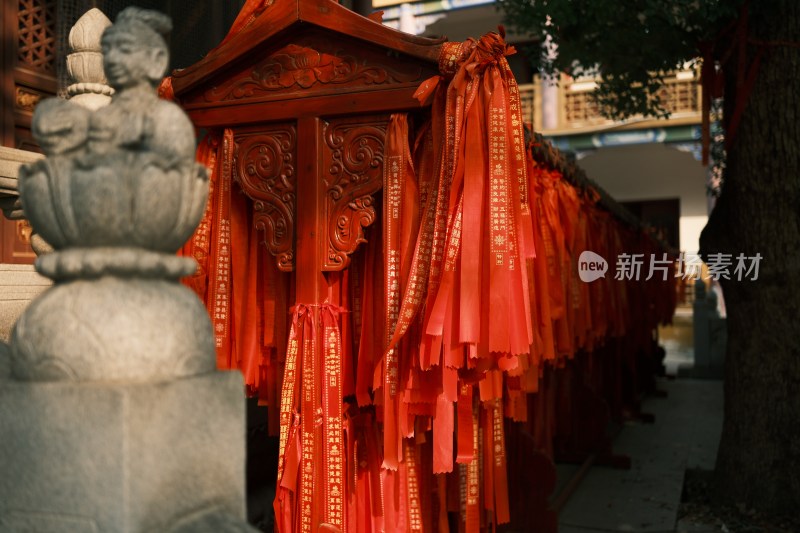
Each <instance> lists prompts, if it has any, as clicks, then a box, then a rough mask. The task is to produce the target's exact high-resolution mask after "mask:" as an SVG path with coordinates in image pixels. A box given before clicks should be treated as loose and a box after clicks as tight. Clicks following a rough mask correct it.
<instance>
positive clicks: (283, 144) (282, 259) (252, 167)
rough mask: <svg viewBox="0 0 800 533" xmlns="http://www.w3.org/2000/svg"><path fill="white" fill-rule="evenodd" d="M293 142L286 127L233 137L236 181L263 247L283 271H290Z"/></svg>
mask: <svg viewBox="0 0 800 533" xmlns="http://www.w3.org/2000/svg"><path fill="white" fill-rule="evenodd" d="M296 139H297V132H296V129H295V126H294V125H288V124H287V125H281V126H276V127H275V128H273V129H269V130H267V131H264V132H259V133H257V134H252V135H248V134H244V135H241V136H239V137H238V138H237V162H236V170H237V172H236V175H237V178H238V180H239V183H240V184H241V186H242V189H243V190H244V191H245V193H246V194H247V195H248V196H249V197H250V198H251V199H252V200H253V208H254V210H255V214H254V224H255V227H256V229H258V230H261V231H263V236H264V240H263V243H264V245H265V246H266V247H267V249H268V250H269V251H270V252H271V253H272V254H273V255H274V256H275V257H276V258H277V262H278V268H279V269H280V270H282V271H285V272H289V271H291V270H292V269H293V268H294V249H293V244H294V242H293V241H294V212H295V205H296V201H295V195H296V176H295V167H294V165H295V146H296Z"/></svg>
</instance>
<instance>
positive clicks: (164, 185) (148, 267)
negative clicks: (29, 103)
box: [11, 7, 214, 379]
mask: <svg viewBox="0 0 800 533" xmlns="http://www.w3.org/2000/svg"><path fill="white" fill-rule="evenodd" d="M170 29H171V21H170V19H169V17H167V16H166V15H163V14H161V13H158V12H156V11H151V10H145V9H140V8H136V7H129V8H126V9H124V10H123V11H122V12H120V14H119V15H118V16H117V19H116V21H115V23H114V24H113V25H111V26H108V27H106V29H105V31H104V32H103V34H102V38H101V41H100V43H101V48H102V53H103V66H104V69H105V75H106V78H107V80H108V83H109V85H110V86H111V87H112V88H113V89H114V94H113V96H112V97H111V102H110V103H109V104H108V105H106V106H104V107H101V108H99V109H97V110H92V109H89V108H87V107H84V106H82V105H77V104H75V103H73V102H71V101H68V100H60V99H50V100H45V101H43V102H42V103H40V104H39V106H38V107H37V109H36V111H35V113H34V118H33V124H32V133H33V135H34V137H35V138H36V140H37V141H38V142H39V143H40V145H41V146H42V148H43V150H44V152H45V155H46V156H47V157H46V158H45V159H43V160H40V161H37V162H35V163H33V164H31V165H28V166H26V167H22V168H21V169H20V176H19V190H20V196H21V199H22V205H23V209H24V211H25V214H26V216H27V217H28V219H29V220H30V223H31V225H32V226H33V228H34V229H35V230H36V231H37V232H38V233H40V234H41V235H42V237H44V239H45V240H46V241H47V242H48V243H50V244H51V245H52V246H53V248H54V249H55V252H54V253H51V254H48V255H45V256H42V257H40V258H39V259H38V260H37V263H36V266H37V269H38V270H39V272H41V273H42V274H44V275H45V276H47V277H50V278H52V279H54V280H55V281H57V282H67V281H76V280H92V283H89V284H87V283H79V284H76V283H62V284H58V283H57V284H56V287H55V288H54V289H52V290H50V291H48V292H47V294H45V295H44V297H42V298H40V299H39V300H37V301H36V302H34V303H33V304H32V305H31V307H30V308H29V309H28V311H27V312H26V313H25V314H24V315H23V316H22V318H21V319H20V320H19V322H18V324H17V327H16V329H15V332H14V334H13V337H12V345H11V353H12V357H11V359H12V365H11V366H12V375H13V376H14V377H16V378H18V379H93V378H103V377H116V378H131V377H136V376H139V377H142V378H145V377H152V376H154V375H188V374H193V373H198V372H200V371H201V370H204V371H210V370H212V369H213V367H214V356H213V352H214V348H213V335H212V333H211V331H210V324H208V319H207V314H206V312H205V309H204V308H203V306H202V304H201V303H200V302H199V301H198V300H197V298H196V297H195V296H194V295H193V294H192V293H191V291H188V290H186V289H185V288H184V287H182V286H181V285H179V284H178V283H177V280H178V278H180V277H182V276H185V275H188V274H190V273H192V272H194V270H195V268H196V263H195V262H194V260H193V259H189V258H184V257H176V256H175V255H174V254H175V252H176V251H177V250H178V249H179V248H180V247H181V246H182V245H183V243H184V242H186V239H188V238H189V236H190V235H191V234H192V232H193V231H194V228H195V227H196V226H197V223H198V222H199V220H200V217H201V216H202V213H203V210H204V209H205V204H206V200H207V196H208V178H207V175H206V170H205V168H204V167H202V165H199V164H198V163H196V162H195V160H194V147H195V136H194V128H193V126H192V124H191V122H190V121H189V119H188V117H187V116H186V114H185V113H184V112H183V110H181V109H180V108H179V107H178V106H177V105H175V104H174V103H172V102H168V101H165V100H161V99H159V98H158V97H157V95H156V91H155V87H156V85H157V84H158V82H159V81H160V80H161V78H162V76H163V75H164V73H165V71H166V69H167V66H168V63H169V55H168V50H167V44H166V41H165V39H164V34H165V33H166V32H168V31H169V30H170ZM128 292H130V293H131V294H130V295H128V294H127V293H128ZM143 294H149V295H150V296H147V297H143V296H142V295H143ZM137 306H143V307H146V309H137ZM65 308H68V309H71V310H72V313H70V314H65V313H64V309H65ZM126 313H130V314H132V315H135V316H136V317H137V319H138V320H140V322H141V323H140V324H135V323H131V322H130V321H129V318H130V317H127V316H126ZM56 316H57V317H58V319H57V320H56V318H55V317H56ZM104 323H107V325H108V327H107V328H104V327H99V326H98V324H104ZM164 324H170V327H169V328H168V329H166V328H165V327H164ZM65 326H66V327H65ZM132 326H134V327H133V328H132ZM117 328H122V329H133V331H136V329H137V328H139V329H141V330H142V331H143V332H144V334H142V335H135V334H132V335H129V336H128V337H127V338H124V339H123V341H120V335H119V332H117V331H114V330H116V329H117ZM198 328H200V329H199V330H198ZM90 330H91V331H92V332H94V333H93V334H92V335H85V336H83V337H81V336H80V335H78V336H76V335H75V333H76V332H80V331H84V332H88V331H90ZM98 332H99V333H98ZM134 353H135V354H138V357H132V354H134ZM115 354H116V355H115ZM166 357H169V358H170V360H168V361H167V360H162V358H166ZM37 369H38V370H37Z"/></svg>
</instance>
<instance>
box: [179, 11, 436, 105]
mask: <svg viewBox="0 0 800 533" xmlns="http://www.w3.org/2000/svg"><path fill="white" fill-rule="evenodd" d="M302 25H312V26H316V27H318V28H322V29H325V30H328V31H330V32H331V33H334V34H340V35H343V36H347V37H351V38H356V39H359V40H362V41H365V42H368V43H374V44H376V45H380V46H382V47H385V48H387V49H388V50H394V51H396V52H399V53H402V54H405V55H407V56H411V57H413V58H417V59H420V60H422V61H425V62H429V63H433V64H437V63H438V58H439V50H440V48H441V45H442V43H443V42H445V41H446V39H445V38H440V39H430V38H426V37H418V36H415V35H410V34H407V33H404V32H400V31H397V30H394V29H392V28H389V27H388V26H384V25H383V24H380V23H378V22H375V21H373V20H370V19H368V18H366V17H363V16H361V15H359V14H357V13H355V12H353V11H351V10H349V9H347V8H345V7H343V6H341V5H340V4H338V3H337V2H335V1H333V0H276V1H275V3H274V4H273V5H271V6H269V7H267V8H266V10H265V11H264V12H263V13H261V15H259V16H258V17H257V18H256V19H255V20H254V21H253V23H252V24H250V26H248V27H247V28H245V29H244V30H243V31H242V32H241V33H239V34H238V35H236V36H234V37H232V38H231V39H230V40H229V41H228V42H226V43H225V44H223V45H222V46H219V47H217V48H215V49H214V50H212V51H211V52H209V54H208V55H207V56H206V57H205V58H203V59H202V60H200V61H198V62H197V63H195V64H194V65H192V66H190V67H187V68H185V69H181V70H177V71H175V72H173V73H172V86H173V89H174V90H175V96H176V97H177V98H178V99H179V100H180V98H181V96H182V95H184V94H186V93H188V92H190V91H194V90H195V89H198V88H200V87H202V86H203V84H204V83H208V80H211V79H216V78H218V77H219V76H220V75H221V74H223V73H224V71H225V70H227V69H228V68H229V67H230V66H231V65H233V64H236V63H238V62H239V60H240V59H243V58H244V57H246V56H248V55H249V54H251V53H252V52H253V51H254V50H256V49H258V48H260V47H262V46H264V45H265V44H266V43H268V42H269V41H271V40H272V39H273V38H275V37H276V36H277V35H279V34H281V33H283V32H285V31H287V30H289V29H291V28H293V27H297V26H302Z"/></svg>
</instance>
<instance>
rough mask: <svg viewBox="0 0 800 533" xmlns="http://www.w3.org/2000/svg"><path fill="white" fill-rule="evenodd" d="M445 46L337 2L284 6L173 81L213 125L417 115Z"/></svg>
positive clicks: (195, 113)
mask: <svg viewBox="0 0 800 533" xmlns="http://www.w3.org/2000/svg"><path fill="white" fill-rule="evenodd" d="M443 42H445V39H429V38H425V37H418V36H414V35H410V34H406V33H403V32H400V31H397V30H394V29H392V28H389V27H387V26H384V25H382V24H380V23H379V22H377V21H375V20H372V19H369V18H366V17H363V16H361V15H359V14H357V13H355V12H353V11H350V10H349V9H347V8H345V7H343V6H341V5H339V4H338V3H337V2H335V1H332V0H275V2H274V3H273V4H272V5H271V6H269V7H267V8H266V10H265V11H264V12H262V13H261V14H260V15H259V16H258V17H257V18H256V19H255V20H254V21H253V22H252V23H251V24H250V25H249V26H248V27H246V28H245V29H244V30H243V31H242V32H241V33H239V34H238V35H235V36H233V37H232V38H230V39H229V40H228V41H227V42H225V43H224V44H222V45H220V46H218V47H217V48H215V49H214V50H212V51H211V52H209V54H208V55H207V56H206V57H205V58H204V59H202V60H201V61H199V62H197V63H195V64H194V65H192V66H190V67H188V68H186V69H182V70H178V71H175V72H174V73H173V74H172V84H173V88H174V90H175V95H176V97H177V98H178V100H179V101H180V102H181V105H182V106H183V107H184V109H186V111H187V112H188V113H189V115H190V116H191V117H192V120H193V122H194V123H195V124H196V125H198V126H206V127H209V126H230V125H237V124H238V125H243V124H247V123H257V122H263V121H264V120H280V119H286V118H296V117H299V116H302V115H303V114H314V115H320V114H324V113H326V112H328V111H330V110H336V111H337V112H340V113H343V114H348V113H370V112H383V111H389V110H396V109H403V108H413V107H419V104H418V103H417V102H416V101H414V100H413V98H412V97H411V96H412V95H413V92H414V91H415V90H416V88H417V87H418V86H419V84H420V83H421V82H422V81H424V80H425V79H427V78H428V77H430V76H432V75H434V74H436V73H437V72H438V57H439V51H440V48H441V46H442V43H443ZM370 93H372V94H370ZM355 95H358V96H355ZM254 104H257V105H254Z"/></svg>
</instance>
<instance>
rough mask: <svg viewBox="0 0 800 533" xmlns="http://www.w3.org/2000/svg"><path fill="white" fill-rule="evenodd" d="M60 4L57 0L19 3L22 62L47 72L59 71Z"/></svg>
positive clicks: (21, 0)
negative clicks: (57, 14) (57, 68)
mask: <svg viewBox="0 0 800 533" xmlns="http://www.w3.org/2000/svg"><path fill="white" fill-rule="evenodd" d="M6 1H7V0H6ZM56 3H57V2H56V0H19V3H18V7H19V15H18V20H19V53H18V55H17V57H18V59H19V61H20V63H21V64H23V65H25V66H27V67H30V68H33V69H35V70H38V71H42V72H47V73H53V72H55V58H56V38H55V37H56V35H55V33H56V32H55V29H56V20H55V19H56V17H55V14H56Z"/></svg>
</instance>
